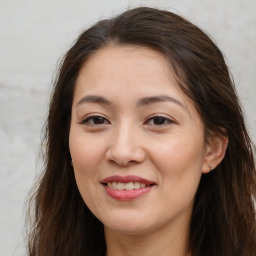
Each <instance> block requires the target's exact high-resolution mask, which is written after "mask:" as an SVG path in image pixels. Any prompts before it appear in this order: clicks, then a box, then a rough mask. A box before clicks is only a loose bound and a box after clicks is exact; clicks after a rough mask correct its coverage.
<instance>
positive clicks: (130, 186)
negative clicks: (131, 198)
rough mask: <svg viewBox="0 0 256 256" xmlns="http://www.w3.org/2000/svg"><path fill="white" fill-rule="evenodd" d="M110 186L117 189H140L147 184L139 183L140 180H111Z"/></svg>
mask: <svg viewBox="0 0 256 256" xmlns="http://www.w3.org/2000/svg"><path fill="white" fill-rule="evenodd" d="M107 185H108V187H109V188H113V189H117V190H134V189H140V188H145V187H146V184H144V183H139V182H128V183H122V182H109V183H107Z"/></svg>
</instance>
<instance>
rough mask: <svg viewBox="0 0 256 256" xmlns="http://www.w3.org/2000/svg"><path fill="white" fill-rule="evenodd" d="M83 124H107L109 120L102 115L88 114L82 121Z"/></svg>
mask: <svg viewBox="0 0 256 256" xmlns="http://www.w3.org/2000/svg"><path fill="white" fill-rule="evenodd" d="M82 123H83V124H90V125H100V124H109V121H108V120H107V119H106V118H104V117H102V116H89V117H87V118H86V119H85V120H83V122H82Z"/></svg>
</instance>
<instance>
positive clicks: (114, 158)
mask: <svg viewBox="0 0 256 256" xmlns="http://www.w3.org/2000/svg"><path fill="white" fill-rule="evenodd" d="M110 140H111V141H110V145H109V148H108V150H107V152H106V158H107V160H108V161H110V162H111V163H115V164H117V165H119V166H123V167H124V166H128V165H131V164H138V163H142V162H143V161H144V160H145V158H146V152H145V150H144V148H143V143H142V141H141V139H140V136H139V134H138V132H136V128H134V125H133V126H132V125H130V126H128V125H126V126H125V127H124V126H122V127H120V128H119V129H117V130H116V131H114V132H113V135H112V136H111V138H110Z"/></svg>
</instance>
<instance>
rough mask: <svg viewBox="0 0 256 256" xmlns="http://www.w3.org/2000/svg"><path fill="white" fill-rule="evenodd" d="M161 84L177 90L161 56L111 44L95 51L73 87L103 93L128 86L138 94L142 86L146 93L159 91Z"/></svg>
mask: <svg viewBox="0 0 256 256" xmlns="http://www.w3.org/2000/svg"><path fill="white" fill-rule="evenodd" d="M102 83H103V85H102ZM163 84H168V88H170V87H172V86H174V87H175V88H176V90H180V88H179V86H178V85H177V82H176V79H175V76H174V75H173V73H172V70H171V67H170V64H169V62H168V61H167V59H166V57H165V56H164V55H163V54H162V53H160V52H158V51H156V50H153V49H151V48H148V47H143V46H132V45H124V46H119V45H110V46H107V47H104V48H102V49H100V50H98V51H96V52H95V53H94V54H93V55H92V56H90V58H89V59H88V60H87V61H86V62H85V63H84V64H83V66H82V68H81V70H80V72H79V75H78V78H77V82H76V87H80V86H83V87H87V89H88V90H96V89H97V88H98V87H101V90H104V89H107V88H108V87H110V86H112V87H113V86H116V88H118V90H122V88H125V87H126V86H129V89H131V87H134V89H136V90H137V91H139V89H140V87H143V86H146V87H147V90H150V89H152V88H155V89H160V87H161V85H163ZM133 85H134V86H133ZM126 89H128V88H126Z"/></svg>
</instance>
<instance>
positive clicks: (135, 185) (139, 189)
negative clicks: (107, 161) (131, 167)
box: [101, 175, 156, 201]
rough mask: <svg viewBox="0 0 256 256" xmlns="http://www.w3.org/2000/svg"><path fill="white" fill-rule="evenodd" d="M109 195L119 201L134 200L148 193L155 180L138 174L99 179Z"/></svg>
mask: <svg viewBox="0 0 256 256" xmlns="http://www.w3.org/2000/svg"><path fill="white" fill-rule="evenodd" d="M101 184H102V185H104V188H105V191H106V192H107V194H108V195H109V196H111V197H112V198H114V199H117V200H120V201H128V200H134V199H136V198H138V197H140V196H142V195H144V194H146V193H148V192H149V191H150V190H151V189H152V188H153V187H154V185H156V183H155V182H153V181H149V180H147V179H144V178H141V177H138V176H133V175H129V176H119V175H115V176H111V177H107V178H105V179H104V180H102V181H101Z"/></svg>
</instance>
